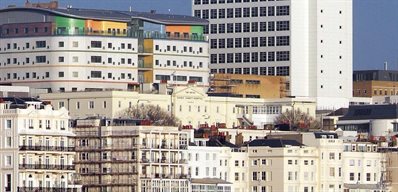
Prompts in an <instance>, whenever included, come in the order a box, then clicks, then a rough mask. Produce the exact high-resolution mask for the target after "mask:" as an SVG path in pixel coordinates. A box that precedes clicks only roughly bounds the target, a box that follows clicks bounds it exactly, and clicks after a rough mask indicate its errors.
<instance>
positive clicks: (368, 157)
mask: <svg viewBox="0 0 398 192" xmlns="http://www.w3.org/2000/svg"><path fill="white" fill-rule="evenodd" d="M343 159H344V163H343V165H344V167H343V174H344V189H345V190H346V191H352V190H354V191H358V192H362V191H363V192H365V191H387V188H386V187H387V186H386V184H387V183H386V181H387V180H386V179H387V177H386V175H387V170H386V166H387V161H386V155H385V154H384V153H380V152H378V146H377V145H376V144H372V143H366V142H356V143H344V152H343Z"/></svg>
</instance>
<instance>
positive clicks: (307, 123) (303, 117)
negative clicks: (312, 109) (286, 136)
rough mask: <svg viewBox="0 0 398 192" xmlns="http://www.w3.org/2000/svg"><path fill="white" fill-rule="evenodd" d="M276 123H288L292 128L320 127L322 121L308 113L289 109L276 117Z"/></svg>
mask: <svg viewBox="0 0 398 192" xmlns="http://www.w3.org/2000/svg"><path fill="white" fill-rule="evenodd" d="M274 123H275V124H276V125H281V124H285V125H286V124H287V125H289V126H290V130H297V129H320V128H321V123H320V122H319V121H317V120H316V119H315V118H313V117H311V116H310V115H308V114H307V113H304V112H302V111H301V110H300V109H298V110H294V111H293V110H289V111H286V112H284V113H282V114H280V115H279V116H278V117H276V119H275V121H274Z"/></svg>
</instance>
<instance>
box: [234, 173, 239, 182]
mask: <svg viewBox="0 0 398 192" xmlns="http://www.w3.org/2000/svg"><path fill="white" fill-rule="evenodd" d="M235 181H239V173H237V172H235Z"/></svg>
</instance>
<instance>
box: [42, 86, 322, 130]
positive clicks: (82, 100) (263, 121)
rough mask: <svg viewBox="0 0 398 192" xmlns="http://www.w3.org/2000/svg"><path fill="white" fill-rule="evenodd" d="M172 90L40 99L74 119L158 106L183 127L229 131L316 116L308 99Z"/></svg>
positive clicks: (191, 88) (112, 115) (120, 114)
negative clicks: (289, 115)
mask: <svg viewBox="0 0 398 192" xmlns="http://www.w3.org/2000/svg"><path fill="white" fill-rule="evenodd" d="M169 89H171V90H169V91H168V92H169V93H166V92H165V93H159V94H140V93H138V92H132V91H102V92H68V93H50V94H41V95H40V99H42V100H44V101H48V102H50V103H52V104H53V105H54V106H55V108H56V109H57V108H60V107H66V108H67V109H69V111H70V115H71V117H72V118H85V117H90V116H97V115H99V116H103V117H109V118H119V117H123V111H125V110H126V109H127V108H129V107H133V106H134V107H137V106H141V105H155V106H159V107H160V108H162V109H164V110H166V111H168V112H170V113H171V114H173V115H175V116H176V117H177V118H179V119H180V120H181V124H182V125H193V126H194V127H199V125H200V124H205V123H207V124H209V125H213V124H214V125H215V124H217V123H225V124H226V127H228V128H232V127H239V126H242V125H247V124H252V125H255V126H257V128H259V129H262V128H263V127H265V126H266V125H273V123H274V119H275V117H277V116H278V115H279V114H281V113H282V112H284V111H287V110H292V109H294V110H298V109H300V110H301V111H303V112H306V113H308V114H309V115H310V116H313V117H314V116H315V109H316V103H315V101H314V100H313V99H309V98H279V99H261V98H234V97H215V96H208V95H207V93H206V90H205V89H203V87H200V86H197V85H194V84H192V85H188V86H173V87H169ZM170 92H171V94H170ZM93 96H94V97H93Z"/></svg>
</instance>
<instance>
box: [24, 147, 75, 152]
mask: <svg viewBox="0 0 398 192" xmlns="http://www.w3.org/2000/svg"><path fill="white" fill-rule="evenodd" d="M19 150H21V151H63V152H74V151H75V147H63V146H43V145H35V146H30V145H21V146H19Z"/></svg>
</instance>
